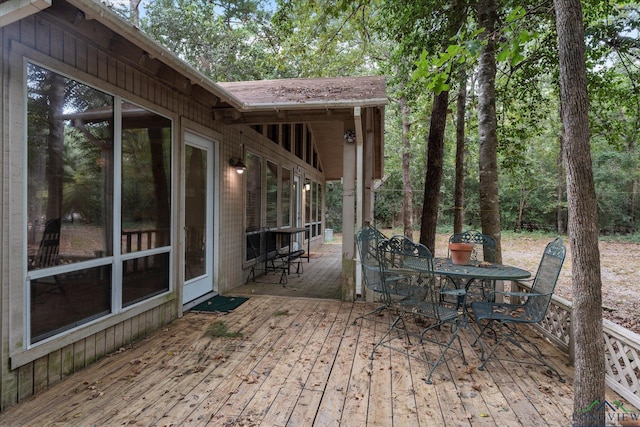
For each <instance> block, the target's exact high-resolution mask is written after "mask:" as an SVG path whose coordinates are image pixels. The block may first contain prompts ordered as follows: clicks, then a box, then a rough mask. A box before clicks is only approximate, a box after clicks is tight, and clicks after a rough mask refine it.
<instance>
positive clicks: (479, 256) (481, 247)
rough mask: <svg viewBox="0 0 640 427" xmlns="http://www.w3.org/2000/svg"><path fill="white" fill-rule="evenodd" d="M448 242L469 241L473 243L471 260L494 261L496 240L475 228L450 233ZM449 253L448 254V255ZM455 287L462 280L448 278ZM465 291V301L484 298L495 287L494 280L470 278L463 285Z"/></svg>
mask: <svg viewBox="0 0 640 427" xmlns="http://www.w3.org/2000/svg"><path fill="white" fill-rule="evenodd" d="M449 243H469V244H471V245H473V252H471V260H472V261H475V262H483V261H487V262H495V260H496V251H497V244H496V240H495V239H494V238H493V237H492V236H490V235H488V234H482V233H481V232H479V231H477V230H467V231H464V232H462V233H456V234H452V235H451V236H450V237H449ZM450 256H451V254H449V257H450ZM449 280H451V281H452V282H453V283H454V284H455V285H456V287H460V286H461V284H462V282H461V281H459V280H455V279H452V278H449ZM465 289H466V291H467V303H470V302H471V301H472V300H477V299H479V300H485V299H486V296H487V294H488V293H490V292H491V291H492V290H494V289H495V281H493V280H472V281H470V282H468V283H466V285H465Z"/></svg>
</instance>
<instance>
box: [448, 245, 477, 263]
mask: <svg viewBox="0 0 640 427" xmlns="http://www.w3.org/2000/svg"><path fill="white" fill-rule="evenodd" d="M471 252H473V245H472V244H470V243H449V253H450V254H451V262H453V263H454V264H457V265H467V264H469V260H470V259H471Z"/></svg>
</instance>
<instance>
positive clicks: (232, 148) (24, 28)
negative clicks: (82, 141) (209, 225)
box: [0, 12, 324, 410]
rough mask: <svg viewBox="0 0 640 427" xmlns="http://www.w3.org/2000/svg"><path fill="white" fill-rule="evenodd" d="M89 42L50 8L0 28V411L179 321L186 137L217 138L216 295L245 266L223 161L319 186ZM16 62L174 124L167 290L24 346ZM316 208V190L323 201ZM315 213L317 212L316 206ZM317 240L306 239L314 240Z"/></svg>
mask: <svg viewBox="0 0 640 427" xmlns="http://www.w3.org/2000/svg"><path fill="white" fill-rule="evenodd" d="M95 30H96V33H95V37H96V39H95V40H90V39H87V38H86V37H84V36H83V35H81V34H78V32H76V31H75V30H74V27H73V24H72V23H70V22H69V21H68V20H65V19H59V17H56V16H55V13H54V12H43V13H39V14H36V15H32V16H29V17H27V18H25V19H22V20H21V21H18V22H15V23H13V24H10V25H8V26H6V27H4V28H0V32H1V34H2V43H1V44H0V60H1V64H0V66H1V70H2V75H1V93H0V103H1V104H0V106H1V109H0V111H1V112H2V114H0V123H1V124H2V132H1V133H0V138H1V141H0V146H1V147H2V151H0V185H1V187H2V206H1V207H0V227H1V228H0V229H1V231H2V232H1V233H0V240H1V243H2V245H1V247H0V296H1V299H0V304H1V305H0V338H1V343H2V348H1V351H0V410H4V409H6V408H7V407H9V406H11V405H13V404H15V403H17V402H19V401H20V400H22V399H25V398H27V397H29V396H31V395H33V394H35V393H37V392H39V391H42V390H45V389H46V388H48V387H49V386H50V385H52V384H54V383H56V382H59V381H60V380H62V379H64V378H65V377H67V376H69V375H71V374H72V373H73V372H76V371H78V370H80V369H82V368H84V367H85V366H87V365H88V364H90V363H92V362H94V361H96V360H97V359H99V358H101V357H103V356H104V355H106V354H109V353H112V352H114V351H118V350H119V349H121V348H123V347H124V346H126V345H127V343H130V342H132V341H135V340H137V339H140V338H143V337H144V336H146V335H147V334H148V333H149V332H150V331H153V330H155V329H157V328H159V327H160V326H162V325H164V324H167V323H168V322H171V321H172V320H173V319H175V318H177V317H178V316H181V315H182V310H183V308H182V298H181V286H182V279H181V278H182V277H183V275H184V263H183V260H184V249H183V244H182V243H181V242H183V241H184V231H183V230H184V218H183V213H184V212H183V209H184V208H183V204H182V202H181V198H182V196H183V194H182V190H181V188H182V185H183V180H184V177H183V175H184V172H183V164H184V141H183V136H184V132H185V131H187V130H188V131H191V132H195V133H198V134H201V135H203V136H205V137H208V138H210V139H213V140H215V141H216V142H217V152H216V155H217V159H216V160H217V171H218V173H217V176H216V188H217V192H218V203H217V206H216V210H215V213H214V215H215V216H216V217H217V218H216V221H217V227H216V228H215V230H217V235H215V236H213V237H214V240H215V241H217V242H218V243H217V246H215V248H216V254H215V256H216V262H215V265H216V266H217V268H216V271H215V279H214V280H215V284H214V286H215V290H216V291H217V292H219V293H225V292H228V291H229V290H231V289H233V288H234V287H236V286H239V285H241V284H243V283H244V281H245V279H246V274H247V271H246V270H244V269H246V268H247V267H248V266H247V265H243V262H242V260H243V259H244V219H243V218H244V210H243V209H244V207H243V198H244V188H243V180H242V179H241V176H239V175H238V174H237V173H236V172H235V171H234V170H233V169H232V168H231V167H230V166H229V163H228V160H229V159H230V158H231V157H234V156H240V157H243V156H244V152H245V150H250V151H252V152H254V153H256V154H259V155H261V156H264V157H265V158H268V159H270V160H272V161H275V162H277V163H278V164H280V165H281V166H285V167H287V168H291V170H292V171H295V170H299V171H301V172H299V173H301V174H302V176H303V177H310V178H312V179H314V180H316V181H317V182H320V183H321V184H322V185H323V188H324V178H323V176H322V174H321V173H320V172H319V171H317V170H315V169H313V168H312V167H310V166H309V165H308V164H306V163H305V162H304V161H302V160H301V159H300V158H298V157H296V156H295V155H294V154H292V153H290V152H286V151H285V150H282V149H281V148H280V147H279V146H278V145H276V144H274V143H273V142H271V141H269V140H268V139H267V138H266V137H265V136H263V135H261V134H259V133H258V132H256V131H254V130H253V129H251V128H249V127H246V126H243V127H230V126H225V125H223V124H222V123H220V122H216V121H215V120H214V118H213V115H212V113H211V110H210V108H208V107H206V106H204V105H202V104H201V103H198V102H195V101H193V100H192V99H190V98H189V97H188V96H187V95H185V94H183V93H180V92H178V91H176V90H174V89H172V88H171V87H170V85H167V84H165V83H163V82H162V81H160V80H158V79H157V78H156V77H154V75H153V74H152V73H145V72H144V71H141V70H140V69H138V68H136V67H133V66H131V65H129V63H128V62H127V60H123V59H122V58H121V57H120V55H119V52H118V51H110V50H109V49H108V48H105V46H106V45H108V43H105V41H104V40H100V38H104V37H109V36H110V34H111V33H110V31H109V30H108V29H106V28H104V27H102V26H100V24H96V26H95ZM24 58H27V59H29V60H32V61H36V62H37V63H39V64H42V65H44V66H46V67H50V68H51V69H52V70H54V71H56V72H59V73H63V74H65V75H67V76H69V77H71V78H74V79H77V80H79V81H82V82H85V83H87V84H89V85H91V86H94V87H96V88H98V89H100V90H104V91H106V92H108V93H111V94H114V95H119V96H122V97H123V98H126V99H127V100H128V101H131V102H134V103H136V104H139V105H140V106H142V107H144V108H148V109H149V110H152V111H155V112H158V113H159V114H162V115H164V116H166V117H168V118H170V119H171V120H172V122H173V160H172V162H173V164H172V171H173V174H172V183H171V186H172V195H173V196H172V198H173V204H172V206H173V209H172V226H171V228H172V230H171V241H172V242H173V243H172V252H171V262H172V264H173V268H172V270H171V271H172V273H171V287H170V291H169V292H168V293H165V294H163V295H160V296H158V297H153V298H150V299H149V300H147V301H145V302H143V303H142V304H139V305H137V306H135V308H134V309H131V310H123V311H122V312H120V313H117V314H115V315H111V316H107V317H106V318H104V320H100V321H98V322H95V323H92V324H90V325H88V326H86V327H80V328H76V329H74V330H71V331H69V332H68V333H63V334H61V335H60V337H59V338H56V339H54V340H52V341H48V342H46V343H45V344H43V345H39V346H35V347H34V348H27V346H26V345H25V343H24V342H22V338H21V337H22V336H24V335H23V334H22V333H21V331H22V330H23V328H24V325H23V323H25V321H24V318H25V317H24V313H23V312H24V311H25V310H26V309H24V306H25V302H24V301H25V300H24V298H25V296H24V295H23V294H24V289H25V284H24V283H25V277H26V271H25V267H24V265H25V256H26V255H25V253H26V250H25V242H24V231H23V230H24V224H25V215H24V206H25V198H26V194H25V191H24V189H25V188H26V183H25V180H27V179H28V176H26V173H25V172H24V170H23V167H22V165H24V160H25V159H24V151H25V149H24V141H25V135H24V129H25V120H26V117H25V116H26V108H25V99H24V76H23V62H24ZM322 206H323V207H324V194H323V200H322ZM322 213H323V215H322V218H323V217H324V209H323V210H322ZM322 237H323V236H322V235H320V236H317V237H316V239H315V242H316V243H317V242H319V241H321V240H322Z"/></svg>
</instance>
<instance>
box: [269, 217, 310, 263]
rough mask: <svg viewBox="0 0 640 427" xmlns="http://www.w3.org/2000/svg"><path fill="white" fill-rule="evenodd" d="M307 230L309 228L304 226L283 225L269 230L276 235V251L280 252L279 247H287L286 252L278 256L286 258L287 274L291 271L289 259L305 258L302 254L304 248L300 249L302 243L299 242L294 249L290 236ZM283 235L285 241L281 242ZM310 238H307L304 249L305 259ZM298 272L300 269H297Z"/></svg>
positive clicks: (307, 254) (307, 256)
mask: <svg viewBox="0 0 640 427" xmlns="http://www.w3.org/2000/svg"><path fill="white" fill-rule="evenodd" d="M308 230H309V229H308V228H305V227H285V228H278V229H275V230H271V232H272V233H273V234H274V235H275V236H276V250H277V251H278V253H279V252H280V249H282V248H283V247H287V248H288V252H285V253H281V254H280V256H281V257H282V258H284V259H285V260H286V263H287V274H289V273H290V272H291V261H293V260H294V259H296V258H305V256H304V255H305V251H304V249H302V244H300V245H299V246H298V248H297V249H294V247H293V242H292V238H293V236H295V235H297V234H300V233H306V232H307V231H308ZM285 236H286V243H283V237H285ZM310 240H311V239H309V238H307V251H306V258H307V259H308V258H309V249H310ZM296 242H297V240H296ZM303 242H304V237H303ZM298 268H300V267H298ZM299 272H300V271H298V273H299Z"/></svg>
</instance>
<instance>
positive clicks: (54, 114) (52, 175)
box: [47, 72, 65, 221]
mask: <svg viewBox="0 0 640 427" xmlns="http://www.w3.org/2000/svg"><path fill="white" fill-rule="evenodd" d="M47 79H48V83H49V87H50V89H49V91H48V93H47V95H48V100H49V117H48V120H49V141H48V143H49V144H48V146H47V156H48V157H49V159H48V162H47V182H48V187H47V221H48V220H50V219H54V218H60V219H61V218H62V188H63V187H62V185H63V182H64V121H63V120H62V119H60V116H61V115H62V113H63V110H64V91H65V82H64V77H62V76H61V75H59V74H56V73H53V72H50V73H48V75H47Z"/></svg>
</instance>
